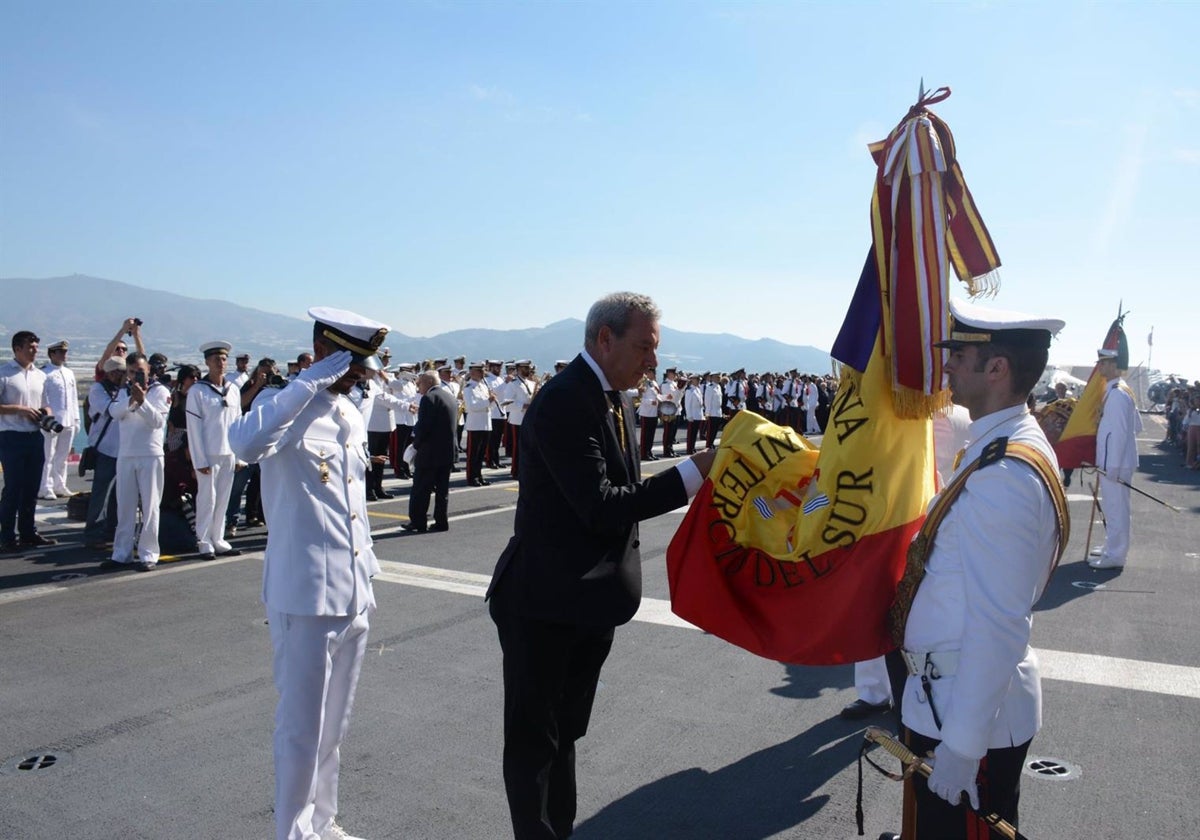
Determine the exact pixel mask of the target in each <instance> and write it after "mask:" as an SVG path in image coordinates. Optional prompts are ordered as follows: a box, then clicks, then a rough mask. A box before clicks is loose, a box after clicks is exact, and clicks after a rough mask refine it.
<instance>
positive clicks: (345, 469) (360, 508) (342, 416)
mask: <svg viewBox="0 0 1200 840" xmlns="http://www.w3.org/2000/svg"><path fill="white" fill-rule="evenodd" d="M229 442H230V444H231V445H232V446H233V451H234V453H236V454H237V456H238V458H240V459H241V460H243V461H246V462H255V461H257V462H258V463H259V464H260V466H261V468H262V500H263V507H264V509H265V512H266V514H267V521H268V522H269V523H270V525H271V530H270V534H269V535H268V536H267V550H266V558H265V561H266V562H265V563H264V565H263V603H264V604H266V605H267V608H268V609H271V610H276V611H278V612H285V613H292V614H294V615H358V614H359V613H361V612H362V611H363V610H365V609H367V608H368V607H373V606H374V604H375V596H374V594H373V592H372V590H371V577H372V576H373V575H375V574H377V573H378V572H379V563H378V561H376V559H375V552H374V550H372V547H371V545H372V543H371V528H370V524H369V523H368V522H367V499H366V493H365V492H363V482H364V481H365V480H366V474H367V447H366V443H367V433H366V429H365V426H364V423H363V418H362V414H361V413H360V412H359V411H358V409H357V408H355V406H354V404H353V403H352V402H351V401H350V400H349V399H348V398H346V397H343V396H339V395H337V394H335V393H333V392H332V391H329V390H322V391H321V392H319V393H314V386H313V385H312V384H311V383H309V382H307V381H305V380H295V381H293V382H291V383H289V384H288V385H287V387H285V388H282V389H278V390H275V389H271V390H266V391H263V392H262V393H261V394H259V396H258V397H257V398H256V399H255V400H254V404H253V405H252V406H251V407H250V410H249V411H248V412H246V413H245V414H244V415H242V416H241V417H240V418H238V419H237V421H235V422H234V424H233V426H232V427H231V428H230V430H229Z"/></svg>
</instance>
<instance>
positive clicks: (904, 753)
mask: <svg viewBox="0 0 1200 840" xmlns="http://www.w3.org/2000/svg"><path fill="white" fill-rule="evenodd" d="M863 737H864V738H865V739H866V740H867V741H868V742H874V743H876V744H878V745H879V746H881V747H883V749H884V750H886V751H887V752H888V753H890V754H891V755H893V756H895V757H896V758H898V759H900V763H901V764H903V765H904V775H903V776H896V775H895V774H892V773H888V772H887V771H886V770H884V771H883V772H884V773H885V774H886V775H888V776H890V777H891V778H893V779H897V780H900V779H905V778H907V777H908V776H911V775H912V774H913V773H914V772H915V773H920V774H921V775H922V776H924V777H925V778H929V774H930V773H932V772H933V768H932V767H931V766H930V765H929V762H928V761H926V760H925V759H923V758H921V757H920V756H919V755H917V754H916V753H915V752H913V751H912V750H910V749H909V748H908V747H906V746H904V744H902V743H900V742H899V741H897V740H896V738H895V736H894V735H892V733H890V732H888V731H887V730H886V729H880V728H879V727H878V726H868V727H867V730H866V732H864V733H863ZM863 749H864V750H865V749H866V745H865V744H864V745H863ZM868 761H870V759H868ZM871 763H872V764H874V762H871ZM859 766H860V768H861V764H860V765H859ZM875 768H876V769H877V770H883V768H882V767H879V766H878V765H875ZM861 774H862V770H861V769H860V770H859V783H860V785H861V783H862V776H861ZM963 804H964V805H966V807H967V808H971V805H970V803H969V802H966V801H965V799H964V802H963ZM860 807H861V806H860ZM971 810H974V809H973V808H971ZM975 813H976V814H978V815H979V818H980V819H981V820H983V821H984V822H985V823H987V824H988V827H989V828H991V829H992V831H994V832H996V833H997V834H999V835H1000V836H1001V837H1004V838H1006V840H1029V839H1028V838H1027V837H1026V836H1025V835H1024V834H1022V833H1021V832H1019V831H1017V829H1016V827H1015V826H1014V825H1013V824H1012V823H1010V822H1008V820H1005V819H1004V818H1003V817H1001V816H1000V815H999V814H995V813H991V814H981V813H979V812H978V811H975ZM858 833H859V834H862V833H863V830H862V818H861V813H860V816H859V829H858Z"/></svg>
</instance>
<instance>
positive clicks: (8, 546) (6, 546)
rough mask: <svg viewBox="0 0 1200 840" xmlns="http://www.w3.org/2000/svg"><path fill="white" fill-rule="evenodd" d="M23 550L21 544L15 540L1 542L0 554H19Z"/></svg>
mask: <svg viewBox="0 0 1200 840" xmlns="http://www.w3.org/2000/svg"><path fill="white" fill-rule="evenodd" d="M20 551H21V546H19V545H17V544H16V543H15V542H3V543H0V554H17V553H19V552H20Z"/></svg>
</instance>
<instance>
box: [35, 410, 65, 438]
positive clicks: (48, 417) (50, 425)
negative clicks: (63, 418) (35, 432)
mask: <svg viewBox="0 0 1200 840" xmlns="http://www.w3.org/2000/svg"><path fill="white" fill-rule="evenodd" d="M37 423H38V427H39V428H41V430H42V431H43V432H54V433H55V434H58V433H59V432H61V431H62V430H63V424H62V423H59V422H58V421H57V420H55V419H54V415H53V414H51V413H50V412H49V411H47V410H46V409H44V408H43V409H41V418H40V419H39V420H38V421H37Z"/></svg>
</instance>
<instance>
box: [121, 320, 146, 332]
mask: <svg viewBox="0 0 1200 840" xmlns="http://www.w3.org/2000/svg"><path fill="white" fill-rule="evenodd" d="M133 323H134V324H136V325H137V326H139V327H140V326H141V325H142V319H141V318H134V319H133ZM125 334H126V335H133V330H127V331H126V332H125Z"/></svg>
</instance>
